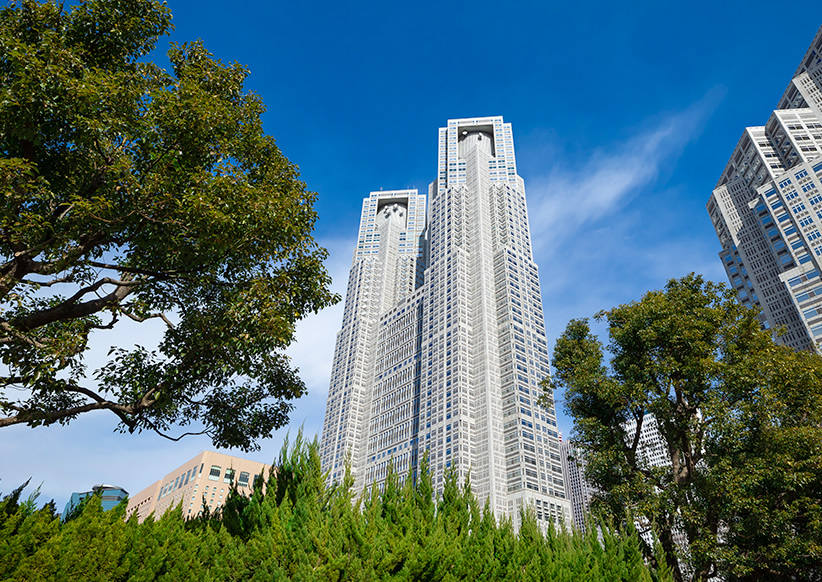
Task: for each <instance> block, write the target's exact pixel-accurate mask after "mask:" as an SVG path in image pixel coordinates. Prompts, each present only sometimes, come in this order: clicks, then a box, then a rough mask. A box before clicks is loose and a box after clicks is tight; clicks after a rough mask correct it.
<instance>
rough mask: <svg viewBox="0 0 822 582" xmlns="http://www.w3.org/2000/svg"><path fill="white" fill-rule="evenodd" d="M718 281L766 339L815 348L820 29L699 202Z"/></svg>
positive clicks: (820, 247) (819, 303)
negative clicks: (772, 105)
mask: <svg viewBox="0 0 822 582" xmlns="http://www.w3.org/2000/svg"><path fill="white" fill-rule="evenodd" d="M707 209H708V214H709V215H710V216H711V220H712V222H713V224H714V229H715V230H716V233H717V236H718V237H719V240H720V243H721V245H722V250H721V251H720V253H719V256H720V259H721V260H722V263H723V265H724V267H725V270H726V273H727V275H728V279H729V280H730V281H731V284H732V286H733V287H734V288H735V289H736V291H737V293H738V294H739V299H740V301H741V302H742V303H743V304H746V305H756V306H758V307H759V308H760V309H761V310H762V315H761V319H762V323H763V326H764V327H766V328H770V329H777V328H781V329H783V330H784V333H782V334H775V339H776V341H778V342H780V343H784V344H786V345H788V346H791V347H794V348H797V349H816V350H819V349H820V344H822V277H820V273H822V28H820V29H819V31H818V32H817V33H816V36H815V37H814V39H813V41H812V42H811V45H810V47H809V48H808V50H807V52H806V53H805V55H804V56H803V58H802V61H801V62H800V64H799V68H798V69H797V70H796V73H794V75H793V78H792V80H791V83H790V84H789V85H788V88H787V89H786V90H785V93H784V94H783V95H782V98H781V99H780V100H779V104H778V106H777V109H776V110H775V111H773V113H772V114H771V116H770V119H768V122H767V123H766V124H765V125H764V126H763V127H748V128H746V129H745V131H744V133H743V134H742V137H741V138H740V140H739V143H738V144H737V146H736V148H735V149H734V151H733V154H732V155H731V158H730V160H728V163H727V164H726V166H725V169H724V171H723V172H722V176H721V177H720V179H719V182H718V183H717V185H716V188H715V189H714V191H713V194H712V195H711V197H710V199H709V201H708V204H707Z"/></svg>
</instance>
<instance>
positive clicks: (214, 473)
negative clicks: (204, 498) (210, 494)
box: [208, 465, 220, 481]
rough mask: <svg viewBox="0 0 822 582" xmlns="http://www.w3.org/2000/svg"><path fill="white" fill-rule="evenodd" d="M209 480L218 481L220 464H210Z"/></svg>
mask: <svg viewBox="0 0 822 582" xmlns="http://www.w3.org/2000/svg"><path fill="white" fill-rule="evenodd" d="M208 480H209V481H219V480H220V466H219V465H211V472H209V474H208Z"/></svg>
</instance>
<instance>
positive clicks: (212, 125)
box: [0, 0, 338, 450]
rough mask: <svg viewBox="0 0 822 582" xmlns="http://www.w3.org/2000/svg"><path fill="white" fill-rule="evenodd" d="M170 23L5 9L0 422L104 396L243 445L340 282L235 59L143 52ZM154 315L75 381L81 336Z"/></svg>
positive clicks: (115, 12)
mask: <svg viewBox="0 0 822 582" xmlns="http://www.w3.org/2000/svg"><path fill="white" fill-rule="evenodd" d="M171 28H172V26H171V14H170V12H169V10H168V8H166V6H165V4H164V3H160V2H158V1H156V0H85V1H81V2H78V3H77V4H76V5H74V6H73V7H72V8H71V9H69V10H67V9H66V8H65V7H64V4H63V3H62V2H59V3H58V2H56V1H55V0H47V1H45V2H42V3H41V2H38V1H35V0H19V1H16V2H15V1H12V2H11V3H10V4H9V5H8V6H7V7H5V8H3V9H2V10H0V190H2V194H3V201H2V204H1V205H0V359H2V362H3V365H4V369H3V371H2V375H0V414H1V415H2V416H0V427H3V426H9V425H14V424H20V423H24V424H27V425H29V426H40V425H48V424H52V423H55V422H59V423H66V422H68V421H70V420H72V419H74V418H76V417H77V416H78V415H79V414H82V413H84V412H88V411H92V410H110V411H112V412H113V413H114V414H116V415H117V417H118V419H119V427H120V429H121V430H127V431H129V432H134V431H138V432H139V431H142V430H153V431H156V432H158V433H160V434H162V435H164V436H168V431H169V429H170V428H171V427H172V426H173V425H178V426H185V425H188V424H190V423H194V426H195V427H196V428H193V429H191V430H199V429H201V432H202V433H207V434H208V435H210V436H211V438H212V439H213V441H214V444H215V445H216V446H221V447H239V448H242V449H244V450H249V449H253V448H255V446H256V445H255V444H254V443H255V440H256V439H258V438H260V437H264V436H267V435H269V434H270V433H271V431H272V430H273V429H274V428H277V427H279V426H281V425H283V424H284V423H285V422H286V421H287V415H288V412H289V410H290V409H291V405H290V404H289V402H288V401H289V400H290V399H293V398H296V397H299V396H300V395H302V394H303V393H304V392H305V386H304V384H303V383H302V381H301V380H300V379H299V378H298V377H297V375H296V370H294V369H292V367H291V365H290V363H289V360H288V358H287V357H286V356H285V355H284V354H283V349H284V348H285V347H286V346H288V345H289V343H290V342H291V341H292V340H293V335H294V326H295V323H296V321H297V320H299V319H300V318H302V317H303V316H305V315H306V314H307V313H309V312H312V311H317V310H319V309H321V308H323V307H325V306H327V305H329V304H331V303H333V302H335V301H337V300H338V298H337V297H336V296H334V295H333V294H331V293H330V292H329V289H328V286H329V277H328V274H327V273H326V271H325V269H324V267H323V265H322V261H323V259H324V258H325V256H326V251H325V250H324V249H321V248H319V247H318V246H317V245H316V243H315V242H314V240H313V239H312V236H311V233H312V229H313V225H314V222H315V220H316V213H315V211H314V210H313V207H312V204H313V202H314V200H315V197H316V194H314V193H313V192H309V191H307V190H306V188H305V185H304V184H303V183H302V182H301V181H300V180H299V179H298V172H297V168H296V166H294V165H293V164H291V163H290V162H289V161H288V160H287V159H286V158H285V157H284V156H283V154H282V153H281V152H280V150H279V149H278V148H277V146H276V145H275V142H274V139H273V138H271V137H270V136H267V135H266V134H265V133H264V132H263V128H262V122H261V118H260V116H261V115H262V113H263V112H264V110H265V109H264V106H263V103H262V101H261V99H260V98H259V97H258V96H257V95H254V94H252V93H249V92H247V91H244V90H243V82H244V79H245V77H246V75H247V74H248V71H247V69H245V68H244V67H242V66H241V65H238V64H236V63H235V64H230V65H224V64H223V63H221V62H220V61H219V60H216V59H214V58H213V57H212V55H210V54H209V53H208V52H207V51H206V50H205V49H204V48H203V46H202V44H200V43H199V42H195V43H189V44H184V45H182V46H178V45H172V46H171V49H170V50H169V52H168V57H169V59H170V62H171V71H170V72H169V71H166V70H163V69H161V68H160V67H158V66H156V65H155V64H153V63H150V62H146V61H145V60H144V57H145V56H146V55H147V54H148V53H149V52H150V51H151V50H152V49H153V48H154V47H155V46H156V44H157V41H158V39H159V37H161V36H163V35H165V34H166V33H167V32H168V31H169V30H170V29H171ZM152 319H153V320H157V321H162V322H164V324H165V333H164V336H163V339H162V342H161V343H160V345H159V348H158V350H157V351H148V350H147V349H145V348H143V347H136V348H134V349H126V348H124V347H118V348H116V349H113V350H112V353H111V354H110V356H111V359H110V361H109V363H108V364H107V365H106V366H104V367H103V368H102V369H100V370H97V372H96V380H97V382H96V385H95V384H90V383H89V382H88V379H87V374H86V369H85V366H84V364H83V354H84V353H85V352H86V350H87V349H88V340H89V335H90V334H92V333H95V332H99V331H100V330H108V329H112V328H116V329H120V325H119V324H120V323H121V322H122V321H124V320H131V321H135V322H145V321H147V320H152ZM161 325H162V324H161ZM169 438H172V437H169ZM176 438H180V437H179V436H178V437H175V440H176Z"/></svg>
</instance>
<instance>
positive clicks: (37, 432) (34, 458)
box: [0, 239, 354, 511]
mask: <svg viewBox="0 0 822 582" xmlns="http://www.w3.org/2000/svg"><path fill="white" fill-rule="evenodd" d="M318 242H319V243H320V244H321V245H322V246H325V247H326V248H328V249H329V251H330V254H329V258H328V259H327V261H326V268H327V269H328V271H329V273H330V274H331V277H332V280H333V283H332V290H333V291H335V292H336V293H339V294H340V295H342V294H343V293H344V290H345V287H346V282H347V279H348V269H349V268H350V264H351V250H352V249H353V248H354V240H353V239H352V240H337V239H333V240H322V241H318ZM341 320H342V302H340V303H338V304H337V305H335V306H333V307H329V308H327V309H325V310H323V311H321V312H320V313H318V314H312V315H310V316H308V317H307V318H306V319H304V320H302V321H300V322H299V323H298V325H297V340H296V342H295V343H294V344H293V345H292V346H291V347H289V349H288V354H289V356H291V358H292V360H293V363H294V365H296V366H297V367H299V369H300V377H301V378H302V379H303V381H304V382H305V383H306V386H307V388H308V394H307V395H306V396H304V397H303V398H301V399H299V400H297V401H296V402H294V405H295V408H294V410H293V411H292V413H291V415H290V418H291V420H292V422H291V425H290V426H288V427H284V428H282V429H280V430H279V431H277V432H275V433H274V435H273V436H272V438H271V439H267V440H265V441H262V442H261V443H260V445H261V450H260V451H258V452H255V453H251V454H245V453H242V452H239V451H224V452H227V453H228V454H233V455H238V456H242V457H245V458H249V459H253V460H257V461H260V462H263V463H271V461H272V460H273V459H274V458H275V457H276V456H277V455H278V453H279V450H280V448H281V446H282V442H283V440H284V438H285V435H286V434H287V433H288V432H289V431H290V432H291V434H292V435H293V434H295V433H296V432H297V430H298V429H299V427H300V426H304V431H305V434H306V436H307V437H308V438H313V436H314V435H318V434H319V433H320V431H321V430H322V420H323V415H324V412H325V399H326V395H327V393H328V380H329V378H330V371H331V362H332V359H333V355H334V338H335V336H336V333H337V330H338V328H339V325H340V322H341ZM163 329H164V324H162V323H160V322H154V321H152V322H147V323H145V324H136V323H134V324H132V323H131V322H126V321H124V322H121V323H120V324H118V326H117V328H115V330H114V331H112V332H110V333H109V334H98V336H99V337H94V341H93V342H92V344H93V345H92V350H90V351H89V352H88V353H87V355H86V363H87V364H88V369H89V371H91V370H94V369H95V368H97V367H99V366H100V365H102V364H104V363H105V361H106V359H107V353H108V348H109V347H110V346H111V345H112V344H115V345H121V346H123V347H130V346H132V345H135V344H137V345H143V346H146V347H147V348H148V349H152V348H155V347H156V346H157V344H158V343H159V341H160V339H161V338H162V333H163ZM116 425H117V419H116V417H115V416H114V415H113V414H111V413H110V412H107V411H101V412H97V413H89V414H85V415H81V417H80V418H78V419H76V420H74V421H73V422H72V423H71V424H70V425H69V426H60V425H53V426H50V427H47V428H35V429H32V428H29V427H27V426H12V427H8V428H4V429H2V431H0V459H2V462H0V492H4V493H9V492H10V491H11V490H12V489H14V488H15V487H17V486H18V485H20V484H22V483H23V482H24V481H25V480H26V479H28V478H31V480H32V481H31V485H30V487H29V488H28V489H27V490H26V492H25V493H24V495H28V493H30V492H31V491H32V490H33V489H34V487H36V486H37V485H39V484H40V483H42V484H43V486H42V498H41V500H40V501H41V502H43V501H48V500H49V499H54V500H55V501H56V502H57V510H58V511H62V510H63V506H64V505H65V503H66V501H67V500H68V497H69V496H70V495H71V492H72V491H88V490H89V489H90V488H91V486H92V485H94V484H97V483H112V482H113V483H114V484H116V485H120V486H122V487H125V488H126V490H128V491H129V492H130V493H132V494H134V493H138V492H139V491H141V490H142V489H144V488H145V487H147V486H149V485H150V484H152V483H153V482H154V481H156V480H157V479H159V478H161V477H162V476H164V475H165V474H166V473H168V472H169V471H171V470H172V469H174V468H175V467H177V466H179V465H180V464H182V463H184V462H185V461H187V460H188V459H190V458H192V457H194V456H195V455H197V454H198V453H199V452H200V451H202V450H213V449H214V447H213V445H212V444H211V441H210V439H208V438H207V437H204V436H196V437H186V438H184V439H182V440H181V441H179V442H172V441H169V440H167V439H164V438H162V437H160V436H159V435H156V434H154V433H151V432H145V433H142V434H133V435H129V434H125V435H123V434H119V433H116V432H113V429H114V428H115V427H116ZM292 440H293V438H292Z"/></svg>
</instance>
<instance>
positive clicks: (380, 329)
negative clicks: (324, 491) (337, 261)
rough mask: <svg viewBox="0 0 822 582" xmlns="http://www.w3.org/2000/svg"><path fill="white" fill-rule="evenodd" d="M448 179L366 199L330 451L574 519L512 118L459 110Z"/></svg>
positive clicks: (443, 137)
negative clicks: (450, 476) (549, 392)
mask: <svg viewBox="0 0 822 582" xmlns="http://www.w3.org/2000/svg"><path fill="white" fill-rule="evenodd" d="M438 145H439V157H438V173H437V179H436V180H435V181H434V182H433V183H432V184H431V185H430V186H429V193H428V199H429V201H428V204H429V206H430V208H429V209H428V214H427V221H426V198H425V197H424V196H423V195H420V194H418V193H417V192H416V191H415V190H403V191H391V192H373V193H371V195H370V196H369V197H368V198H367V199H366V200H365V201H364V203H363V212H362V215H361V217H360V235H359V239H358V245H357V249H356V250H355V252H354V261H353V265H352V267H351V274H350V276H349V283H348V290H347V293H346V304H345V311H344V316H343V325H342V329H341V330H340V332H339V334H338V335H337V343H336V348H335V354H334V366H333V371H332V378H331V383H330V389H329V394H328V404H327V408H326V415H325V423H324V427H323V437H322V445H321V454H322V461H323V468H324V469H325V470H327V471H329V474H330V479H332V480H340V479H341V477H342V474H343V472H344V468H345V463H346V459H348V461H349V462H350V464H351V468H352V470H353V473H354V476H355V479H356V484H355V487H356V488H357V489H358V490H361V489H362V487H364V486H366V485H370V484H371V483H374V482H376V483H378V484H380V483H382V482H383V481H384V479H385V476H386V473H387V471H388V468H389V465H391V464H393V466H394V468H395V470H397V471H398V472H399V473H400V474H401V475H402V474H406V473H408V472H409V471H410V472H411V474H412V475H413V474H415V472H416V470H417V467H418V465H419V463H420V461H421V459H422V455H423V454H424V453H425V452H426V451H427V452H428V454H429V463H430V467H431V472H432V475H433V479H434V484H435V487H436V488H437V489H438V490H441V488H442V485H443V481H444V478H445V475H446V473H447V472H448V471H450V470H453V471H454V472H455V474H456V476H457V478H458V479H459V481H460V482H464V480H465V479H466V478H467V477H468V475H469V472H470V481H471V484H472V487H473V490H474V492H475V493H476V494H477V496H478V498H479V500H480V503H485V501H486V500H487V501H488V503H489V504H490V507H491V509H492V510H493V511H494V513H495V514H496V515H497V516H500V517H501V516H505V515H509V516H512V517H513V518H514V519H515V520H516V519H517V518H518V516H519V509H520V508H522V507H526V506H530V507H533V508H534V510H535V512H536V515H537V517H538V518H539V519H540V520H542V521H543V522H544V523H548V522H549V521H550V520H552V519H564V520H568V521H570V504H569V502H568V499H567V496H566V493H565V486H564V483H563V477H562V468H561V459H560V454H559V441H558V438H557V429H556V417H555V413H554V406H553V403H552V402H549V403H547V405H546V406H545V407H543V406H542V405H541V404H540V402H539V398H540V396H541V394H542V389H541V388H540V386H539V382H540V381H541V380H542V379H543V378H545V377H546V376H548V374H549V365H548V346H547V340H546V337H545V324H544V320H543V315H542V298H541V294H540V288H539V278H538V271H537V266H536V264H535V263H534V261H533V256H532V253H531V239H530V233H529V225H528V214H527V210H526V203H525V187H524V183H523V181H522V178H520V177H519V176H518V175H517V170H516V159H515V157H514V145H513V138H512V134H511V125H510V124H507V123H504V122H503V120H502V118H501V117H483V118H471V119H455V120H450V121H449V122H448V126H447V127H444V128H442V129H440V131H439V144H438Z"/></svg>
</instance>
